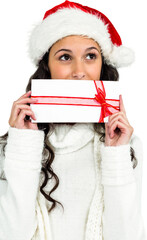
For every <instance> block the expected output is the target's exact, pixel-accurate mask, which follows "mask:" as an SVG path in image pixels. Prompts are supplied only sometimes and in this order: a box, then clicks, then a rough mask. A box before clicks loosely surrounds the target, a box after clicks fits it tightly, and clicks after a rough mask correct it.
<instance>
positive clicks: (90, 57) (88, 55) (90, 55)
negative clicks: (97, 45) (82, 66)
mask: <svg viewBox="0 0 147 240" xmlns="http://www.w3.org/2000/svg"><path fill="white" fill-rule="evenodd" d="M86 57H88V58H87V59H96V54H94V53H89V54H87V55H86Z"/></svg>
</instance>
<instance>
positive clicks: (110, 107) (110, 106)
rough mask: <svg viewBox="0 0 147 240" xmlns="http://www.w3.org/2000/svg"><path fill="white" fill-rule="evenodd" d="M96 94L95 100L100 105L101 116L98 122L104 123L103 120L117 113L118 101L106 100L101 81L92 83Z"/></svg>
mask: <svg viewBox="0 0 147 240" xmlns="http://www.w3.org/2000/svg"><path fill="white" fill-rule="evenodd" d="M94 83H95V87H96V90H97V94H95V98H96V100H97V101H98V102H99V103H100V104H101V115H100V119H99V122H104V118H105V117H108V116H109V115H111V114H113V113H116V112H118V111H119V100H117V99H106V92H105V87H104V84H103V82H102V81H94Z"/></svg>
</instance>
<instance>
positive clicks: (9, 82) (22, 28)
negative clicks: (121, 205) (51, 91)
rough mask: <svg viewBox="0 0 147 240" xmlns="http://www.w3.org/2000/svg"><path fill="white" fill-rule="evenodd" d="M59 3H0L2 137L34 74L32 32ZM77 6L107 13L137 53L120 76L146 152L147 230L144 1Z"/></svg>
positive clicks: (146, 213) (146, 202)
mask: <svg viewBox="0 0 147 240" xmlns="http://www.w3.org/2000/svg"><path fill="white" fill-rule="evenodd" d="M61 2H62V1H61V0H54V1H53V0H52V1H49V0H43V1H39V0H37V1H36V0H29V1H28V0H26V1H19V0H13V1H10V0H9V1H8V0H6V1H1V3H0V36H1V37H0V135H2V134H4V133H5V132H6V131H7V130H8V127H9V125H8V119H9V116H10V111H11V106H12V103H13V101H14V100H16V99H18V98H19V97H20V96H21V95H22V94H24V93H25V87H26V85H27V82H28V79H29V77H30V76H31V75H32V74H33V73H34V71H35V67H34V66H33V65H32V63H31V61H30V60H29V58H28V54H27V41H28V36H29V32H30V31H31V29H32V27H33V25H34V24H36V23H37V22H39V21H41V20H42V18H43V15H44V13H45V11H46V10H48V9H50V8H51V7H53V6H54V5H56V4H60V3H61ZM77 2H79V3H82V4H83V5H88V6H90V7H93V8H97V9H98V10H99V11H101V12H103V13H104V14H105V15H106V16H107V17H108V18H109V19H110V20H111V21H112V23H113V24H114V26H115V28H116V29H117V30H118V32H119V34H120V36H121V38H122V41H123V44H124V45H125V46H127V47H131V48H132V49H133V50H134V51H135V55H136V61H135V63H134V64H133V65H131V66H130V67H126V68H122V69H120V70H119V73H120V84H121V88H122V94H123V98H124V103H125V107H126V111H127V116H128V119H129V121H130V124H131V125H132V126H133V127H134V130H135V133H136V134H137V135H138V136H139V137H140V138H141V140H142V142H143V147H144V163H143V178H142V215H143V219H144V225H145V226H146V228H147V187H146V183H147V144H146V136H147V127H146V125H145V124H146V121H147V120H146V119H147V110H146V109H147V106H146V104H147V87H146V86H147V85H146V81H147V74H146V71H147V67H146V64H147V59H146V58H147V34H146V23H147V16H146V10H147V7H146V0H140V1H138V0H129V1H128V0H124V1H118V0H103V1H100V0H79V1H77ZM55 31H56V30H55Z"/></svg>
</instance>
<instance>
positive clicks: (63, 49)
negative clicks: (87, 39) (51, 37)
mask: <svg viewBox="0 0 147 240" xmlns="http://www.w3.org/2000/svg"><path fill="white" fill-rule="evenodd" d="M92 49H95V50H97V51H98V52H99V53H100V50H99V49H98V48H96V47H90V48H87V49H86V50H85V52H87V51H89V50H92ZM61 51H65V52H70V53H72V51H71V50H69V49H66V48H62V49H59V50H58V51H57V52H56V53H55V54H54V56H55V55H56V54H57V53H58V52H61Z"/></svg>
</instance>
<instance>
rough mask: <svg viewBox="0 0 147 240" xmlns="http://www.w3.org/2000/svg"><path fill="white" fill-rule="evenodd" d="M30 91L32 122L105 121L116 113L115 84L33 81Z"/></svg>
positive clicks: (117, 85) (110, 82) (112, 82)
mask: <svg viewBox="0 0 147 240" xmlns="http://www.w3.org/2000/svg"><path fill="white" fill-rule="evenodd" d="M31 91H32V92H31V98H37V99H38V102H37V103H34V104H31V109H32V110H33V112H34V114H35V117H36V120H35V121H34V120H33V119H32V122H38V123H39V122H42V123H43V122H50V123H51V122H107V120H108V115H111V114H112V113H113V112H118V111H119V94H120V92H119V82H118V81H94V80H63V79H33V80H32V84H31ZM100 95H101V98H100V99H99V97H100ZM105 113H106V114H105ZM100 119H101V120H100ZM102 119H103V120H102Z"/></svg>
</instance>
